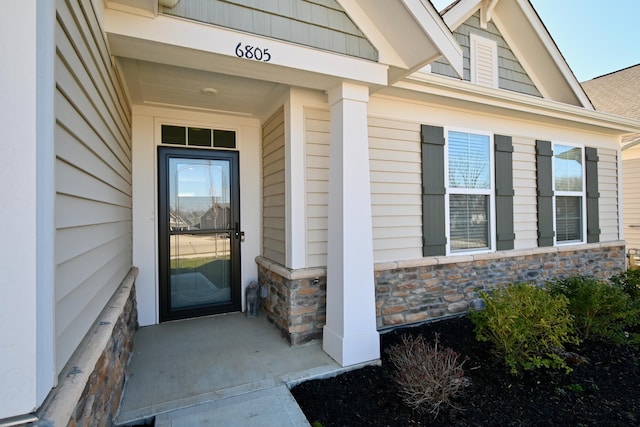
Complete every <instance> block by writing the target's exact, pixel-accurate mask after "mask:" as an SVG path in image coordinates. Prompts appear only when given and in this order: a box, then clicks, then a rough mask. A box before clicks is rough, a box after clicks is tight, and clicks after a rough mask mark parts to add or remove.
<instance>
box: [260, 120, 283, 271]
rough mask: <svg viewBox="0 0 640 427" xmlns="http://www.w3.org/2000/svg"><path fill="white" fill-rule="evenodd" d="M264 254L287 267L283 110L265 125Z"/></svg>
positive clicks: (263, 161)
mask: <svg viewBox="0 0 640 427" xmlns="http://www.w3.org/2000/svg"><path fill="white" fill-rule="evenodd" d="M262 210H263V213H262V216H263V219H262V224H263V225H262V227H263V230H262V233H263V239H262V254H263V256H264V257H265V258H268V259H270V260H272V261H275V262H277V263H280V264H282V265H285V263H286V240H285V236H286V234H285V233H286V231H285V182H284V109H280V110H279V111H278V112H276V113H275V114H274V115H273V116H272V117H271V118H270V119H269V120H267V122H266V123H265V124H264V125H263V126H262Z"/></svg>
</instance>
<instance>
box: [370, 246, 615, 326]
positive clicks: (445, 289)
mask: <svg viewBox="0 0 640 427" xmlns="http://www.w3.org/2000/svg"><path fill="white" fill-rule="evenodd" d="M624 268H625V250H624V242H614V243H607V244H588V245H580V246H571V247H560V248H558V247H555V248H538V249H535V250H527V251H509V252H496V253H491V254H479V255H474V256H462V257H435V258H423V259H418V260H413V261H398V262H396V263H384V264H377V265H376V268H375V282H376V315H377V316H376V317H377V327H378V329H382V328H387V327H395V326H400V325H406V324H411V323H418V322H424V321H427V320H433V319H438V318H444V317H448V316H452V315H456V314H461V313H465V312H466V311H467V310H469V309H475V308H479V307H481V306H482V302H481V300H480V298H479V295H478V292H479V291H487V290H491V289H493V288H496V287H500V286H507V285H509V284H514V283H523V282H526V283H535V284H537V285H543V284H544V283H545V282H548V281H551V280H554V279H559V278H563V277H569V276H574V275H586V276H594V277H599V278H608V277H610V276H612V275H615V274H617V273H619V272H621V271H624Z"/></svg>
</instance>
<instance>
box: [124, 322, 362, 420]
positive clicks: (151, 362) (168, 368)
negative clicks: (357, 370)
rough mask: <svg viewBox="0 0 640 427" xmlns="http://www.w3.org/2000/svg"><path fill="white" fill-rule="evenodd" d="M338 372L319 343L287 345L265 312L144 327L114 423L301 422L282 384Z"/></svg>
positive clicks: (137, 343) (291, 399) (136, 341)
mask: <svg viewBox="0 0 640 427" xmlns="http://www.w3.org/2000/svg"><path fill="white" fill-rule="evenodd" d="M353 368H354V367H350V368H348V369H353ZM345 370H347V369H345V368H341V367H340V366H339V365H338V364H337V363H336V362H335V361H334V360H333V359H331V358H330V357H329V356H328V355H327V354H326V353H324V352H323V351H322V349H321V345H320V343H313V344H308V345H304V346H299V347H291V346H289V344H288V343H287V342H286V341H285V340H284V339H283V338H282V337H281V336H280V335H279V333H278V332H277V331H276V330H275V328H274V326H273V325H271V324H270V323H269V322H268V321H267V320H266V319H265V318H264V317H258V318H247V317H245V316H244V314H241V313H236V314H230V315H223V316H212V317H201V318H197V319H190V320H184V321H177V322H170V323H163V324H161V325H156V326H149V327H144V328H141V329H140V330H139V331H138V332H137V334H136V337H135V343H134V354H133V357H132V360H131V364H130V367H129V376H128V379H127V383H126V385H125V391H124V395H123V399H122V403H121V405H120V410H119V413H118V415H117V417H116V419H115V420H114V423H115V424H116V425H131V424H134V423H136V422H139V421H141V420H145V419H150V418H152V417H155V421H156V426H163V427H166V426H185V427H189V426H203V425H207V426H216V425H224V426H234V425H237V426H253V425H255V426H258V425H259V426H304V425H308V423H307V422H306V419H305V417H304V415H303V414H302V411H301V410H300V408H299V407H298V405H297V404H296V402H295V400H294V399H293V396H291V393H289V387H292V386H293V385H295V384H298V383H300V382H302V381H305V380H307V379H310V378H322V377H329V376H333V375H336V374H338V373H340V372H344V371H345Z"/></svg>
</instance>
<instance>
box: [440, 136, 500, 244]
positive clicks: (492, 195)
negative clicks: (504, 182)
mask: <svg viewBox="0 0 640 427" xmlns="http://www.w3.org/2000/svg"><path fill="white" fill-rule="evenodd" d="M450 132H460V133H467V134H472V135H481V136H486V137H488V138H489V141H488V149H489V188H487V189H461V188H457V187H453V188H452V187H450V182H449V133H450ZM444 139H445V144H444V188H445V198H444V214H445V218H444V219H445V236H446V255H466V254H478V253H491V252H494V251H495V248H496V183H495V173H496V171H495V169H496V164H495V141H494V134H493V133H492V132H487V131H480V130H477V129H466V128H459V127H448V126H445V127H444ZM452 194H468V195H487V196H489V227H488V230H487V233H488V236H487V237H488V239H487V240H488V241H487V243H488V247H486V248H479V249H464V250H452V249H451V242H452V240H451V221H450V212H449V209H450V201H449V200H450V196H451V195H452Z"/></svg>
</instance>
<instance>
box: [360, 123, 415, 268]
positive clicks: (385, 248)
mask: <svg viewBox="0 0 640 427" xmlns="http://www.w3.org/2000/svg"><path fill="white" fill-rule="evenodd" d="M420 150H421V147H420V126H419V125H418V124H416V123H407V122H400V121H397V120H387V119H382V118H373V117H370V118H369V167H370V173H371V210H372V224H373V253H374V260H375V261H376V262H380V261H388V260H397V259H405V258H419V257H421V256H422V197H421V195H422V171H421V151H420Z"/></svg>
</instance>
